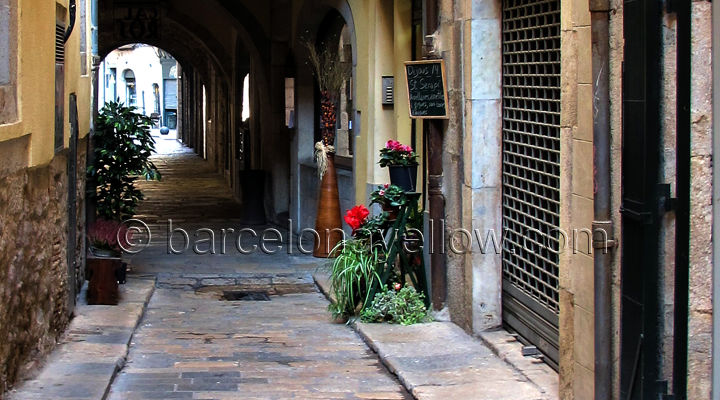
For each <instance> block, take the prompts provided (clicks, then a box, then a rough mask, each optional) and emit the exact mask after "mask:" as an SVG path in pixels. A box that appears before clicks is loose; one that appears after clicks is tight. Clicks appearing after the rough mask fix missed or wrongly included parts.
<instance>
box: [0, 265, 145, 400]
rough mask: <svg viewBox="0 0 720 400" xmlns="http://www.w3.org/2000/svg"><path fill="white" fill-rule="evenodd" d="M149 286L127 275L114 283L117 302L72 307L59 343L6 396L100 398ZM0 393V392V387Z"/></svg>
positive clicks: (25, 399)
mask: <svg viewBox="0 0 720 400" xmlns="http://www.w3.org/2000/svg"><path fill="white" fill-rule="evenodd" d="M153 289H154V281H153V280H152V279H142V278H137V277H130V278H129V279H128V281H127V283H126V284H124V285H121V286H120V304H119V305H117V306H89V305H87V304H83V303H82V302H84V299H85V295H84V293H81V295H80V298H79V301H80V302H81V303H80V304H78V306H77V307H76V309H75V314H76V317H75V318H74V319H73V320H72V322H71V323H70V327H69V328H68V330H67V332H66V333H65V335H64V337H63V340H62V342H61V344H59V345H58V347H57V348H55V350H54V351H53V352H52V354H51V355H50V357H49V358H48V359H47V360H46V361H45V363H44V366H43V367H42V368H41V370H40V371H38V372H37V374H36V376H35V377H33V379H30V380H28V381H25V382H21V383H20V384H19V385H18V387H17V388H16V389H14V390H13V391H11V392H10V393H8V396H7V399H8V400H47V399H73V400H80V399H85V400H98V399H102V398H104V396H105V394H106V392H107V390H108V389H109V385H110V382H111V381H112V379H113V377H114V376H115V374H116V373H117V371H118V370H119V369H120V368H121V367H122V366H123V364H124V363H125V356H126V355H127V352H128V346H129V343H130V338H131V337H132V334H133V332H134V331H135V328H136V326H137V324H138V323H139V322H140V318H141V317H142V314H143V310H144V308H145V304H147V301H148V300H149V298H150V296H151V294H152V292H153ZM0 398H2V394H1V393H0Z"/></svg>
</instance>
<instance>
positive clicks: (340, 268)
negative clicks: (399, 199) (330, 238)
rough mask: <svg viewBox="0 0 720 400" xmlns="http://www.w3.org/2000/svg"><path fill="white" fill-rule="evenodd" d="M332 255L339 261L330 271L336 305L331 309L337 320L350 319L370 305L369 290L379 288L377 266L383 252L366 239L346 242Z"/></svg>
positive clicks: (335, 249)
mask: <svg viewBox="0 0 720 400" xmlns="http://www.w3.org/2000/svg"><path fill="white" fill-rule="evenodd" d="M331 254H336V255H337V257H336V258H335V260H333V263H332V264H331V268H330V289H331V291H332V293H333V295H334V297H335V302H334V303H332V304H331V305H330V306H329V309H330V311H331V312H332V314H333V317H334V318H338V317H351V316H353V315H356V314H357V312H358V311H359V310H362V309H363V308H364V307H365V306H366V305H367V304H368V303H369V301H370V289H371V288H372V287H373V286H374V285H379V284H380V275H379V273H378V264H380V263H381V262H382V257H383V252H382V251H381V249H380V248H378V247H376V246H372V245H371V244H370V242H369V241H368V240H367V239H355V238H354V239H347V240H343V241H341V242H340V243H338V245H337V246H335V248H334V249H333V251H332V252H331Z"/></svg>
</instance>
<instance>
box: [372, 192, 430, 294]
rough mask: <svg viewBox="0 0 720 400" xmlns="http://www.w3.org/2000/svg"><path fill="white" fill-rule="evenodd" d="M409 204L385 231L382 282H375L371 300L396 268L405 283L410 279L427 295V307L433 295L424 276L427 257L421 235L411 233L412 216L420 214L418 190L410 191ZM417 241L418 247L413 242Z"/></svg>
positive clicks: (417, 288) (380, 268) (380, 272)
mask: <svg viewBox="0 0 720 400" xmlns="http://www.w3.org/2000/svg"><path fill="white" fill-rule="evenodd" d="M405 196H406V199H407V201H406V203H405V205H403V206H400V208H399V210H398V213H397V218H396V219H395V221H394V222H392V223H391V225H390V227H389V228H388V229H387V231H386V232H385V238H384V239H385V241H384V243H385V246H386V255H387V258H386V259H385V261H384V262H383V263H382V264H381V265H380V267H379V271H378V273H379V275H380V282H381V283H380V284H375V285H373V287H372V289H371V290H370V297H369V298H370V299H374V298H375V294H376V293H377V292H378V291H380V290H382V288H381V287H380V285H387V284H389V283H392V282H388V280H389V279H390V277H391V276H392V275H393V271H395V269H396V268H397V270H398V271H399V272H400V284H402V285H403V286H404V285H405V283H406V282H407V280H408V279H409V280H410V283H411V284H412V286H413V287H414V288H415V290H417V291H418V292H420V293H422V294H423V295H424V300H425V306H426V307H428V308H429V307H430V296H429V290H428V285H427V279H426V277H425V258H424V256H423V242H422V239H423V237H422V235H421V234H420V235H417V236H415V235H414V234H415V233H416V232H413V231H411V232H408V226H407V225H408V221H409V220H410V218H412V217H415V216H417V214H419V213H421V212H422V211H420V210H419V209H418V201H419V199H420V196H421V194H420V193H416V192H407V193H406V194H405ZM411 243H417V246H415V245H411Z"/></svg>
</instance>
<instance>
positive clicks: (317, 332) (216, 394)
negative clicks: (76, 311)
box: [109, 288, 409, 400]
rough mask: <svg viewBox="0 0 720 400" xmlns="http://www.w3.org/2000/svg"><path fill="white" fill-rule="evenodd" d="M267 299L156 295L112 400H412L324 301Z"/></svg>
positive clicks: (316, 296) (312, 296)
mask: <svg viewBox="0 0 720 400" xmlns="http://www.w3.org/2000/svg"><path fill="white" fill-rule="evenodd" d="M270 299H271V300H270V301H234V302H230V301H220V300H218V299H217V296H215V295H213V293H211V292H209V293H195V292H193V291H190V290H183V289H164V288H158V289H156V292H155V294H154V296H153V298H152V300H151V301H150V304H149V306H148V310H147V312H146V317H145V319H144V320H143V322H142V324H141V326H140V328H139V330H138V331H137V333H136V334H135V337H134V338H133V344H132V347H131V350H130V355H129V357H128V363H127V365H126V367H125V368H124V369H123V371H122V372H121V373H120V374H119V375H118V377H117V379H116V381H115V383H114V384H113V386H112V391H111V392H110V396H109V398H110V399H117V400H134V399H160V398H161V399H171V398H172V399H175V398H179V399H180V398H188V399H285V398H295V399H404V398H409V397H408V395H407V393H406V392H405V390H404V389H403V387H402V385H400V384H399V383H398V382H397V380H396V379H395V378H394V377H393V376H392V375H391V374H389V373H388V372H387V370H386V369H385V368H384V367H383V366H382V364H381V363H380V362H379V360H378V359H377V356H376V355H375V354H374V353H373V352H372V351H370V350H369V349H368V348H367V347H366V345H365V343H363V341H362V339H361V338H360V337H359V336H358V335H357V334H356V333H355V332H354V331H353V330H352V329H350V328H349V327H348V326H346V325H343V324H335V323H332V322H330V321H329V319H328V313H327V301H326V300H325V299H324V297H323V296H322V295H321V294H320V293H317V292H313V293H300V294H286V295H277V296H270Z"/></svg>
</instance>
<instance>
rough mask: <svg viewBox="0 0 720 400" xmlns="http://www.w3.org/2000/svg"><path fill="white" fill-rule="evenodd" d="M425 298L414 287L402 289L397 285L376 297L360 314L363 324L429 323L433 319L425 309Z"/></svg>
mask: <svg viewBox="0 0 720 400" xmlns="http://www.w3.org/2000/svg"><path fill="white" fill-rule="evenodd" d="M424 299H425V296H424V295H423V294H422V293H418V292H417V291H416V290H415V288H413V287H412V286H407V285H406V286H405V287H401V285H400V284H399V283H396V284H395V285H394V287H393V288H389V287H388V288H386V290H385V291H383V292H379V293H377V294H376V295H375V298H374V299H373V301H372V303H371V304H370V305H369V306H368V307H366V308H365V309H364V310H363V311H362V312H361V313H360V320H361V321H362V322H384V321H387V322H390V323H395V324H401V325H412V324H417V323H421V322H429V321H431V320H432V317H431V316H430V315H428V310H427V308H425V303H424Z"/></svg>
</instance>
